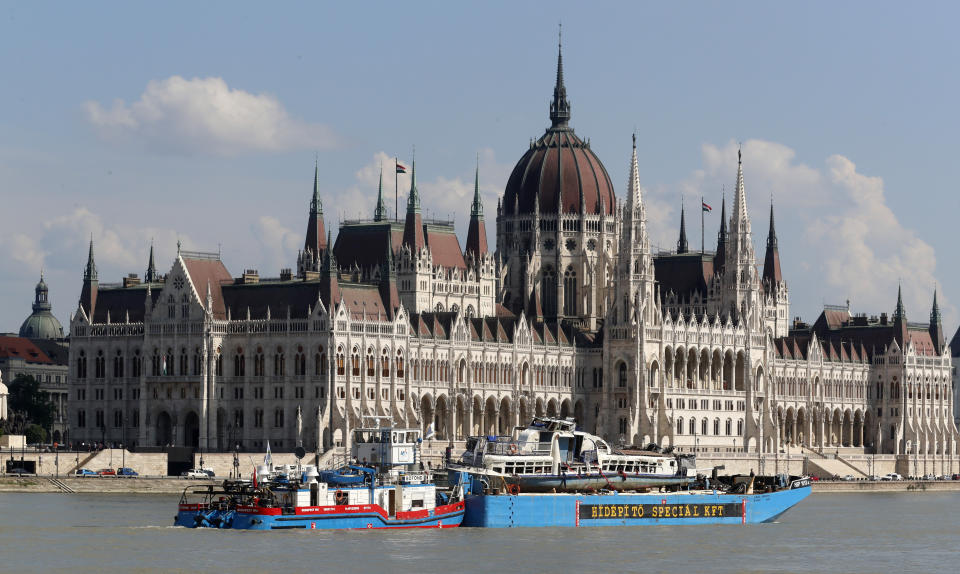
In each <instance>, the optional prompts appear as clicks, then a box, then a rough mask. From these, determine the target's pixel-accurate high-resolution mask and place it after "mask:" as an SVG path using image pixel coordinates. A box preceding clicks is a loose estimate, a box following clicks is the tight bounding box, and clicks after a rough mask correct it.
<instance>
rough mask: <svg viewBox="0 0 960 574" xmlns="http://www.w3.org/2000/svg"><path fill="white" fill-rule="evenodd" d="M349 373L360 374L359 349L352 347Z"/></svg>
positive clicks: (355, 375) (357, 375)
mask: <svg viewBox="0 0 960 574" xmlns="http://www.w3.org/2000/svg"><path fill="white" fill-rule="evenodd" d="M350 374H351V375H353V376H354V377H359V376H360V349H358V348H356V347H354V348H353V354H352V355H351V356H350Z"/></svg>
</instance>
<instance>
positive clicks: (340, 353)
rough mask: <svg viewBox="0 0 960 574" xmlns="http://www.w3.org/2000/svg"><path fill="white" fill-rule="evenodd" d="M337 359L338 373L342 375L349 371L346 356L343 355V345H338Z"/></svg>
mask: <svg viewBox="0 0 960 574" xmlns="http://www.w3.org/2000/svg"><path fill="white" fill-rule="evenodd" d="M336 359H337V375H339V376H341V377H342V376H343V375H344V374H346V371H347V369H346V365H345V364H344V363H345V362H346V361H345V357H344V356H343V347H337V357H336Z"/></svg>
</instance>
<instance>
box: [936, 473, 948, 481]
mask: <svg viewBox="0 0 960 574" xmlns="http://www.w3.org/2000/svg"><path fill="white" fill-rule="evenodd" d="M937 480H950V475H949V474H944V475H941V476H938V477H937Z"/></svg>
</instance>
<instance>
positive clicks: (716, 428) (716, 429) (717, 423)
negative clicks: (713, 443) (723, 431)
mask: <svg viewBox="0 0 960 574" xmlns="http://www.w3.org/2000/svg"><path fill="white" fill-rule="evenodd" d="M713 434H714V435H719V434H720V419H713Z"/></svg>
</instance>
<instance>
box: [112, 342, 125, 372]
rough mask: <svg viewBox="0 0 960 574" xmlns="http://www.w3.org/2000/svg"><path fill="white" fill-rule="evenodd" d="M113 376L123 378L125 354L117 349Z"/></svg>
mask: <svg viewBox="0 0 960 574" xmlns="http://www.w3.org/2000/svg"><path fill="white" fill-rule="evenodd" d="M113 376H114V377H117V378H120V377H123V353H122V352H121V351H120V350H119V349H117V356H116V357H114V358H113Z"/></svg>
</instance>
